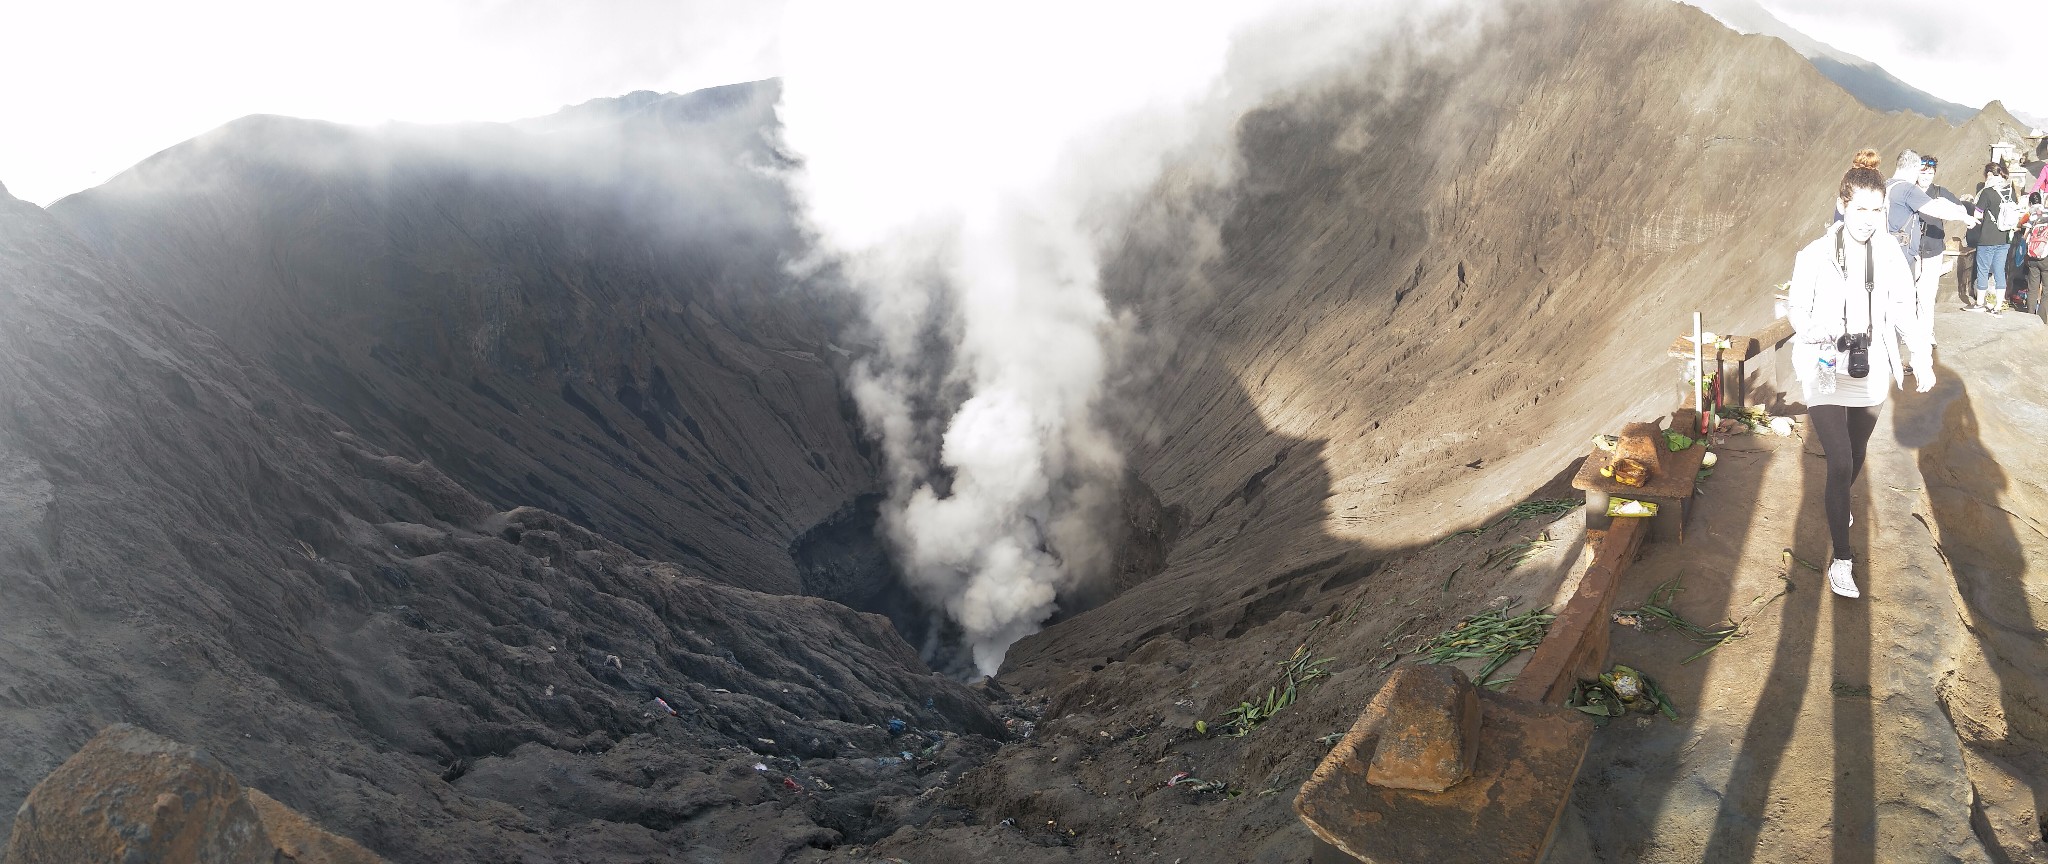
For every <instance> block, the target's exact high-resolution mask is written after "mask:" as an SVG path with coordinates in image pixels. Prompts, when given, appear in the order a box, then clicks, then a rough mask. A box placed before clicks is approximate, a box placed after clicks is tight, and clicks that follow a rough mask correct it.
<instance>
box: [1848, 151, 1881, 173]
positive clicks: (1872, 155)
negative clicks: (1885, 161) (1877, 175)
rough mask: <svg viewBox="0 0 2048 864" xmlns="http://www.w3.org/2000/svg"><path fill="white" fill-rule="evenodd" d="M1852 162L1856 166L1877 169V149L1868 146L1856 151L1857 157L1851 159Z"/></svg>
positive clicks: (1852, 165)
mask: <svg viewBox="0 0 2048 864" xmlns="http://www.w3.org/2000/svg"><path fill="white" fill-rule="evenodd" d="M1850 164H1851V167H1854V168H1868V169H1870V170H1872V171H1875V170H1877V166H1878V159H1877V151H1876V150H1872V149H1870V148H1868V147H1865V148H1863V149H1861V150H1858V151H1856V158H1855V159H1853V160H1851V162H1850Z"/></svg>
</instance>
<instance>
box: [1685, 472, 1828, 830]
mask: <svg viewBox="0 0 2048 864" xmlns="http://www.w3.org/2000/svg"><path fill="white" fill-rule="evenodd" d="M1794 453H1795V454H1796V455H1795V456H1794V458H1797V459H1799V460H1800V465H1801V469H1802V470H1801V472H1800V475H1801V488H1800V499H1799V509H1798V510H1797V513H1798V518H1797V520H1796V521H1795V522H1794V526H1793V542H1792V546H1791V552H1792V554H1793V555H1795V556H1797V557H1798V558H1800V559H1803V560H1806V561H1813V562H1821V561H1825V560H1826V558H1827V554H1828V551H1829V550H1828V537H1827V519H1826V516H1825V514H1823V512H1822V509H1821V501H1822V493H1823V491H1824V488H1825V486H1826V483H1827V465H1826V463H1825V462H1824V461H1822V460H1821V459H1818V458H1815V457H1813V456H1812V455H1811V454H1809V453H1807V452H1806V450H1805V448H1804V447H1802V448H1800V449H1799V450H1796V451H1794ZM1792 566H1793V569H1792V572H1791V574H1790V576H1791V579H1792V581H1793V584H1794V587H1793V588H1792V589H1791V591H1790V592H1789V593H1787V594H1786V595H1785V600H1784V611H1783V612H1782V614H1781V617H1780V619H1779V623H1778V641H1777V644H1776V645H1775V646H1773V647H1772V650H1771V669H1770V672H1769V673H1768V677H1767V679H1766V680H1765V682H1764V686H1763V687H1762V689H1761V692H1763V693H1768V694H1771V699H1772V700H1773V701H1774V702H1777V703H1778V704H1785V705H1797V704H1800V703H1801V702H1802V701H1803V700H1804V699H1805V697H1806V688H1807V686H1808V685H1809V683H1810V682H1809V681H1808V678H1809V677H1810V670H1811V667H1812V661H1813V643H1814V636H1815V634H1816V633H1817V631H1818V628H1819V621H1820V601H1821V597H1822V595H1824V594H1826V593H1827V588H1826V586H1825V585H1824V584H1823V583H1822V582H1821V581H1820V579H1819V578H1818V576H1817V574H1814V573H1813V571H1811V570H1808V569H1806V568H1804V567H1801V566H1800V565H1798V564H1794V565H1792ZM1798 721H1799V714H1798V712H1797V711H1772V710H1761V709H1759V710H1757V711H1756V712H1755V713H1753V714H1752V715H1751V716H1750V720H1749V724H1748V725H1747V726H1746V727H1745V728H1744V729H1743V733H1742V737H1741V739H1740V741H1741V742H1742V743H1741V750H1739V751H1738V752H1737V753H1736V754H1735V757H1734V766H1733V769H1732V770H1731V771H1730V773H1729V776H1728V782H1727V784H1726V785H1725V786H1724V787H1723V790H1724V791H1723V797H1722V800H1721V809H1720V812H1719V813H1718V814H1717V815H1716V817H1715V820H1714V828H1713V831H1712V833H1711V834H1710V835H1709V836H1708V839H1707V845H1706V850H1705V852H1704V854H1703V855H1702V856H1701V860H1702V861H1711V862H1717V864H1718V862H1745V864H1746V862H1748V861H1751V860H1753V859H1754V858H1755V855H1756V845H1757V837H1758V834H1759V833H1760V832H1761V831H1762V829H1763V825H1764V816H1765V813H1766V811H1767V809H1768V808H1769V805H1770V791H1771V778H1773V777H1775V776H1777V774H1778V769H1779V766H1780V765H1781V764H1782V763H1783V762H1784V759H1785V753H1786V751H1787V750H1788V749H1789V748H1790V746H1791V743H1792V733H1793V730H1794V729H1795V728H1797V726H1798Z"/></svg>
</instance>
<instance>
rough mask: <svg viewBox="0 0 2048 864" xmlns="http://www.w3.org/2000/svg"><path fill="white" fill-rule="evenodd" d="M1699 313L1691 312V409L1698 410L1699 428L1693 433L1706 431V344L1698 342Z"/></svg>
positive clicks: (1704, 432) (1700, 333)
mask: <svg viewBox="0 0 2048 864" xmlns="http://www.w3.org/2000/svg"><path fill="white" fill-rule="evenodd" d="M1703 335H1704V333H1703V332H1702V331H1701V330H1700V313H1698V312H1694V313H1692V409H1693V410H1694V411H1697V412H1699V416H1700V428H1698V429H1694V430H1693V431H1694V432H1695V433H1698V434H1701V435H1704V434H1706V432H1707V404H1706V399H1707V392H1706V391H1707V388H1706V386H1705V385H1706V383H1707V350H1706V348H1707V346H1705V345H1702V344H1700V341H1701V336H1703Z"/></svg>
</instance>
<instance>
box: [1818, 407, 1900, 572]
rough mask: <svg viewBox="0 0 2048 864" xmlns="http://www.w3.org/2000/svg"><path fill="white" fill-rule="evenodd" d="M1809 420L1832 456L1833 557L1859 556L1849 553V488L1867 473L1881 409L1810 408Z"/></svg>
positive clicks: (1827, 495)
mask: <svg viewBox="0 0 2048 864" xmlns="http://www.w3.org/2000/svg"><path fill="white" fill-rule="evenodd" d="M1885 383H1890V382H1885ZM1806 417H1807V420H1808V421H1809V422H1811V423H1812V424H1813V431H1814V434H1816V435H1819V436H1820V449H1821V450H1822V451H1823V452H1825V453H1827V455H1828V487H1827V492H1826V493H1825V494H1824V495H1823V496H1822V498H1823V500H1825V501H1826V502H1827V512H1828V541H1829V542H1831V543H1833V544H1834V547H1835V548H1834V552H1833V553H1831V557H1834V558H1851V557H1855V556H1852V555H1850V554H1849V487H1850V486H1854V485H1856V478H1857V476H1858V475H1861V474H1862V473H1863V453H1864V451H1866V450H1868V449H1869V447H1870V433H1871V432H1873V431H1876V429H1877V409H1876V408H1844V407H1842V406H1840V405H1815V406H1813V407H1811V408H1808V409H1806Z"/></svg>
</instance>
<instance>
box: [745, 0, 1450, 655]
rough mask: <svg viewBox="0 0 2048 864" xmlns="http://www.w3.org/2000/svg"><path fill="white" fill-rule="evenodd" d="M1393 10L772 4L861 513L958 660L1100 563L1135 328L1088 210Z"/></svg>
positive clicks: (1215, 131)
mask: <svg viewBox="0 0 2048 864" xmlns="http://www.w3.org/2000/svg"><path fill="white" fill-rule="evenodd" d="M1395 5H1396V4H1392V3H1383V4H1359V3H1351V4H1345V5H1344V6H1343V7H1342V8H1341V11H1339V10H1338V9H1337V8H1323V7H1322V6H1321V5H1319V4H1316V3H1312V2H1298V0H1258V2H1245V0H1239V2H1229V3H1217V2H1208V3H1205V2H1200V0H1174V2H1162V0H1136V2H1120V3H1109V4H1101V3H1079V2H1045V3H1036V4H1031V5H1029V6H1025V7H1020V6H1014V5H1012V6H1002V7H998V6H992V5H989V4H974V3H958V2H912V3H886V4H871V3H843V2H827V0H819V2H796V3H792V4H791V6H790V7H789V8H788V9H787V11H786V18H785V22H784V28H783V37H784V39H783V44H782V56H783V62H784V67H785V70H784V74H783V91H782V104H781V106H780V111H779V113H780V117H781V120H782V124H783V127H784V128H783V132H784V135H785V140H786V142H787V143H788V145H789V146H790V148H791V149H792V150H793V151H795V153H796V154H797V155H798V156H800V157H801V158H802V160H803V163H804V164H803V168H802V170H801V171H800V172H799V174H798V176H797V177H796V178H795V180H796V183H797V185H798V187H799V189H800V190H801V192H802V195H803V197H804V200H805V203H806V206H807V208H808V216H809V219H810V221H811V224H812V225H813V227H814V228H815V229H816V230H817V231H818V233H819V235H820V237H821V239H822V240H823V242H824V243H825V245H826V246H827V248H828V249H829V250H831V251H833V252H835V253H837V255H838V258H839V260H840V261H841V263H842V264H843V267H844V271H845V272H846V274H847V276H848V277H849V280H850V281H851V283H852V284H853V287H854V288H855V290H857V291H858V292H859V293H860V296H861V299H862V306H863V308H864V310H865V311H866V314H867V318H868V320H867V324H868V325H869V326H870V328H871V332H870V333H869V334H868V336H869V338H870V339H871V341H872V342H873V343H874V346H875V347H874V349H873V351H872V352H871V353H870V354H868V355H867V356H864V357H863V358H862V360H861V361H860V362H859V363H858V364H857V365H856V369H855V372H854V376H853V377H854V380H853V382H852V390H853V393H854V396H855V398H856V401H857V402H858V404H859V406H860V410H861V412H862V415H863V419H864V420H865V422H866V423H867V424H868V428H869V429H870V431H871V433H872V434H875V435H876V436H877V437H878V438H879V439H880V441H881V444H882V451H883V454H884V458H885V459H886V460H887V465H888V470H889V480H890V498H889V504H888V506H887V507H886V508H885V509H884V513H883V518H884V525H885V526H886V530H887V532H888V535H889V540H890V542H891V543H892V545H893V546H894V547H895V548H896V550H897V552H898V555H899V560H900V563H901V564H902V565H903V567H904V569H905V571H906V575H907V578H908V579H909V581H910V582H911V585H912V587H913V588H914V589H915V590H917V591H919V592H920V594H921V595H922V596H924V597H925V598H926V599H927V600H928V601H929V602H932V603H934V604H935V605H937V606H939V607H940V608H943V609H944V610H945V612H946V614H947V615H948V616H949V617H951V618H952V619H953V620H954V621H955V622H957V623H958V624H959V625H960V626H961V628H962V629H963V630H964V631H965V634H966V637H967V639H968V642H969V644H970V645H971V646H972V649H973V652H974V661H975V664H976V666H977V667H978V668H979V669H980V671H981V672H982V673H983V674H994V673H995V672H996V671H997V669H998V668H999V667H1000V666H1001V664H1002V659H1003V655H1004V653H1005V651H1007V649H1008V648H1009V646H1010V645H1011V644H1012V643H1014V642H1015V641H1016V640H1018V639H1020V638H1022V637H1024V636H1026V635H1029V634H1030V633H1032V632H1034V631H1036V630H1037V629H1038V627H1039V625H1040V624H1041V623H1042V622H1043V621H1044V620H1045V619H1046V618H1047V617H1048V616H1049V615H1051V614H1052V612H1053V611H1054V608H1055V601H1056V599H1057V598H1058V597H1059V596H1060V594H1061V592H1062V591H1065V590H1067V589H1069V588H1071V587H1073V586H1075V585H1077V584H1079V583H1080V582H1081V581H1083V580H1086V579H1089V578H1092V577H1093V576H1095V575H1097V574H1099V573H1100V572H1101V571H1102V570H1103V569H1105V568H1106V567H1107V565H1108V564H1109V562H1110V549H1109V548H1108V541H1109V539H1110V538H1108V537H1106V536H1105V532H1104V526H1106V525H1109V524H1113V523H1114V521H1115V518H1114V517H1115V507H1116V501H1117V495H1118V488H1117V484H1118V481H1119V479H1120V477H1121V474H1122V470H1123V460H1122V455H1121V453H1120V451H1119V449H1118V447H1117V444H1116V437H1115V436H1114V435H1112V434H1111V433H1110V431H1109V430H1108V429H1107V428H1106V427H1105V424H1104V423H1103V421H1102V419H1101V414H1102V412H1101V410H1100V409H1101V407H1102V406H1101V404H1100V403H1101V401H1102V400H1103V398H1104V397H1105V382H1106V381H1107V380H1108V378H1109V376H1110V374H1111V373H1112V371H1113V370H1114V369H1115V368H1116V366H1117V365H1118V363H1119V357H1118V356H1117V349H1118V347H1119V346H1121V345H1124V344H1127V342H1128V340H1127V339H1126V338H1125V337H1126V336H1128V335H1130V333H1131V331H1132V330H1133V327H1134V325H1133V324H1132V322H1131V320H1130V319H1128V318H1127V317H1123V316H1119V315H1117V314H1116V313H1114V312H1113V311H1112V310H1111V309H1110V307H1109V305H1108V303H1107V302H1106V301H1105V299H1104V296H1103V292H1102V289H1101V286H1100V284H1099V281H1098V271H1099V262H1098V245H1099V244H1098V238H1097V236H1096V232H1095V231H1094V230H1092V229H1093V228H1094V227H1095V226H1101V225H1105V224H1108V223H1110V222H1112V221H1113V220H1114V218H1115V214H1116V213H1119V212H1121V211H1122V210H1123V209H1124V208H1125V207H1126V206H1127V205H1128V203H1129V202H1131V201H1132V200H1134V199H1136V197H1137V196H1138V195H1139V194H1141V193H1142V192H1143V190H1145V189H1146V188H1147V187H1148V186H1150V185H1151V184H1152V183H1153V182H1154V181H1155V180H1156V179H1157V178H1158V177H1159V175H1160V171H1161V169H1162V167H1163V166H1164V165H1165V164H1166V163H1167V162H1168V161H1169V160H1173V161H1176V162H1180V163H1182V164H1193V165H1195V166H1196V167H1197V168H1199V169H1202V170H1206V171H1207V172H1208V173H1209V176H1210V179H1211V180H1212V181H1215V182H1220V180H1221V179H1222V175H1223V174H1224V173H1227V171H1228V169H1229V148H1228V147H1227V146H1226V145H1227V143H1228V139H1229V134H1230V130H1231V128H1232V124H1234V123H1235V121H1236V119H1237V117H1238V116H1240V115H1241V114H1242V113H1243V111H1244V110H1246V109H1247V108H1249V107H1251V106H1253V105H1255V104H1256V103H1257V102H1258V101H1260V100H1263V99H1265V98H1268V97H1270V96H1272V95H1274V94H1275V93H1277V92H1280V91H1283V90H1286V89H1288V88H1292V87H1296V86H1299V85H1301V84H1302V83H1304V82H1307V81H1309V80H1311V79H1313V78H1314V77H1317V76H1319V75H1322V74H1326V73H1327V72H1328V71H1329V70H1330V69H1331V68H1332V67H1333V66H1341V65H1343V64H1347V63H1357V62H1361V60H1362V57H1363V52H1364V51H1365V50H1366V48H1367V46H1369V45H1371V44H1373V43H1375V42H1377V41H1379V40H1380V39H1383V38H1385V36H1386V35H1387V33H1388V32H1389V31H1390V25H1391V22H1393V21H1396V20H1399V19H1400V17H1401V16H1398V15H1395V14H1393V12H1392V7H1394V6H1395ZM1398 5H1399V6H1400V7H1401V8H1402V9H1406V10H1412V9H1413V8H1414V7H1416V6H1417V5H1435V6H1438V7H1442V6H1445V5H1449V4H1448V2H1447V0H1440V2H1436V3H1433V4H1417V3H1415V2H1413V0H1410V2H1405V3H1401V4H1398ZM1253 22H1260V24H1259V26H1258V27H1256V28H1249V25H1251V24H1252V23H1253ZM1240 35H1249V36H1251V37H1252V38H1248V39H1246V40H1245V41H1244V42H1243V43H1241V44H1240V45H1239V47H1238V48H1237V49H1235V50H1234V49H1233V42H1234V40H1235V39H1237V38H1238V37H1239V36H1240ZM1106 214H1107V215H1106Z"/></svg>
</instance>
